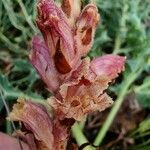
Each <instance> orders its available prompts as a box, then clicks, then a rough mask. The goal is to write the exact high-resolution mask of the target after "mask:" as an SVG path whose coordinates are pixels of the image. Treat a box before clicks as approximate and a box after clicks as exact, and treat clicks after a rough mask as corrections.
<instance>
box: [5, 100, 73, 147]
mask: <svg viewBox="0 0 150 150" xmlns="http://www.w3.org/2000/svg"><path fill="white" fill-rule="evenodd" d="M8 119H10V120H13V121H21V122H23V124H24V126H25V129H26V130H24V132H18V135H19V136H20V137H21V138H22V139H23V140H24V141H25V142H26V143H27V144H28V145H29V147H30V149H32V150H64V149H65V148H66V144H67V139H68V137H69V130H70V127H71V125H72V121H70V122H71V123H70V124H65V123H63V122H61V121H59V120H58V119H57V118H55V117H52V116H50V115H49V114H48V112H47V110H46V108H45V107H43V106H42V105H40V104H35V103H33V102H31V101H26V100H23V99H19V100H18V103H17V104H15V105H14V106H13V111H12V112H11V113H10V114H9V117H8ZM68 121H69V120H68ZM28 135H29V136H28Z"/></svg>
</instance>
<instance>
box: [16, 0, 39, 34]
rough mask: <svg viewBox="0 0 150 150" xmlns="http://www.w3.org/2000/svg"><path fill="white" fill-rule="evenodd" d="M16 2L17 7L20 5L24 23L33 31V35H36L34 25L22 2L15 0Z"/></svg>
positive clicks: (36, 31)
mask: <svg viewBox="0 0 150 150" xmlns="http://www.w3.org/2000/svg"><path fill="white" fill-rule="evenodd" d="M17 1H18V3H19V5H20V7H21V9H22V12H23V14H24V16H25V18H26V21H27V22H28V24H29V25H30V27H31V28H32V29H33V31H34V32H35V33H38V30H37V28H36V26H35V25H34V23H33V22H32V19H31V16H29V15H28V13H27V10H26V8H25V6H24V4H23V2H22V0H17Z"/></svg>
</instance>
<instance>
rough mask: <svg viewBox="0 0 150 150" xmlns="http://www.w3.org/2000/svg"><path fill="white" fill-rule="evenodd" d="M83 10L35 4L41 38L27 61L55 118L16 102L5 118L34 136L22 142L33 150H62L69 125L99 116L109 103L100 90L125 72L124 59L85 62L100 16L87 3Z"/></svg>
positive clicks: (65, 3) (74, 4)
mask: <svg viewBox="0 0 150 150" xmlns="http://www.w3.org/2000/svg"><path fill="white" fill-rule="evenodd" d="M82 8H83V7H82V3H81V0H62V3H61V7H59V6H57V5H56V4H55V2H54V1H53V0H39V2H38V5H37V10H38V15H37V20H36V22H37V25H38V28H39V29H40V31H41V33H42V35H43V38H42V37H40V36H35V37H33V41H32V51H31V54H30V61H31V63H32V64H33V66H34V67H35V68H36V70H37V71H38V73H39V75H40V76H41V78H42V80H43V81H44V82H45V84H46V86H47V89H48V90H49V91H50V92H51V93H52V94H53V96H51V97H50V98H49V99H48V104H49V105H50V106H51V107H52V108H53V114H54V115H53V116H50V115H49V114H48V112H47V111H46V109H45V108H44V107H42V106H39V105H37V104H34V103H32V102H29V101H20V102H19V103H18V104H16V105H15V106H14V110H13V112H12V113H11V114H10V116H9V118H10V119H11V120H19V121H22V122H23V123H24V125H25V127H26V129H27V130H28V131H30V132H31V133H32V134H33V137H34V140H31V137H32V136H30V140H29V139H28V138H27V137H26V138H25V139H26V142H27V143H28V145H30V146H31V147H32V149H33V145H37V143H38V149H40V150H43V149H46V150H58V149H62V150H63V149H66V145H67V138H68V136H69V129H70V127H71V125H72V124H73V123H74V121H76V120H77V121H81V120H82V118H83V117H84V116H85V115H87V114H89V113H91V112H93V111H103V110H105V109H106V108H107V107H109V106H110V105H111V104H112V103H113V101H112V99H111V98H110V97H109V96H108V95H107V93H106V92H105V90H106V89H107V88H108V85H109V83H110V82H111V81H112V80H113V79H115V78H116V77H117V76H118V73H120V72H121V71H122V70H123V69H124V63H125V58H124V57H121V56H117V55H104V56H102V57H98V58H94V59H93V60H91V59H90V58H89V57H86V55H87V53H88V52H89V51H90V49H91V47H92V44H93V38H94V35H95V31H96V27H97V25H98V23H99V14H98V10H97V7H96V5H95V4H94V3H92V2H91V3H89V4H88V5H87V6H85V7H84V8H83V9H82ZM60 133H61V134H60ZM27 139H28V140H27ZM31 141H32V143H31ZM35 141H36V142H35ZM35 143H36V144H35ZM35 149H36V148H35Z"/></svg>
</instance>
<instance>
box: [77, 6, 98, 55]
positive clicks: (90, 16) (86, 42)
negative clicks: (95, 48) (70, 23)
mask: <svg viewBox="0 0 150 150" xmlns="http://www.w3.org/2000/svg"><path fill="white" fill-rule="evenodd" d="M98 22H99V14H98V10H97V7H96V5H94V4H92V3H91V4H88V5H87V6H86V7H85V8H84V9H83V11H82V13H81V14H80V16H79V18H78V20H77V24H76V26H77V30H76V36H75V41H76V43H77V49H78V50H79V51H80V55H81V56H84V55H86V54H87V53H88V52H89V50H90V49H91V47H92V44H93V38H94V35H95V31H96V27H97V24H98Z"/></svg>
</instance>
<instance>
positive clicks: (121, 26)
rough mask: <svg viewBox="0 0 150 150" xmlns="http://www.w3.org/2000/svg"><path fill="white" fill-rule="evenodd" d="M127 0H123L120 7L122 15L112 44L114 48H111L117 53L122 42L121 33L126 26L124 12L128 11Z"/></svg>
mask: <svg viewBox="0 0 150 150" xmlns="http://www.w3.org/2000/svg"><path fill="white" fill-rule="evenodd" d="M127 1H128V0H123V8H122V16H121V19H120V22H119V29H118V32H117V36H116V39H115V45H114V50H113V54H118V53H119V50H120V47H121V44H122V40H121V39H123V37H122V34H123V33H124V32H125V28H126V14H127V11H128V2H127Z"/></svg>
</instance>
